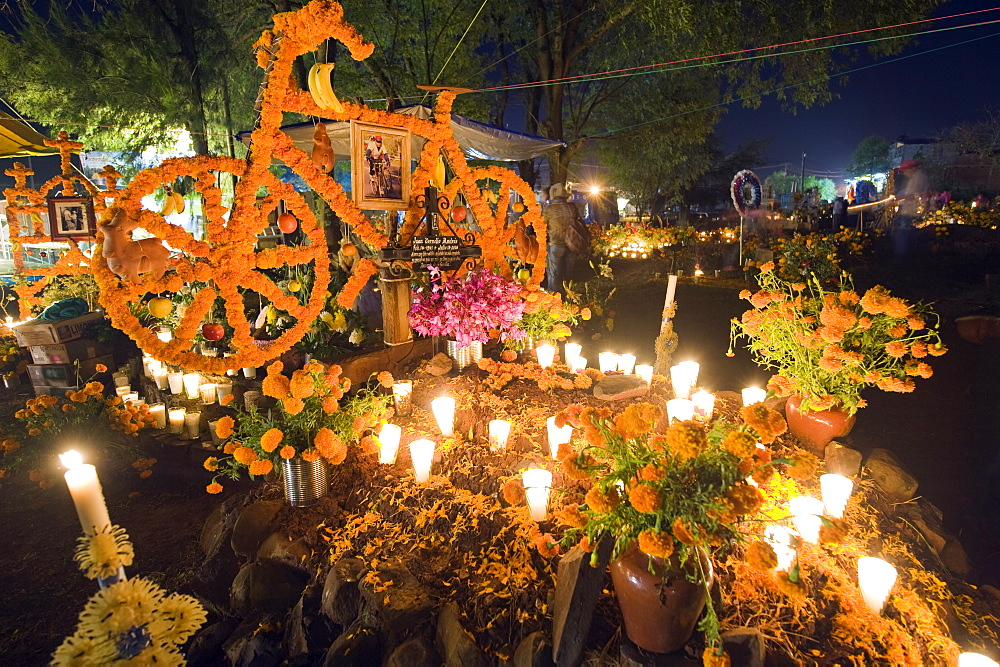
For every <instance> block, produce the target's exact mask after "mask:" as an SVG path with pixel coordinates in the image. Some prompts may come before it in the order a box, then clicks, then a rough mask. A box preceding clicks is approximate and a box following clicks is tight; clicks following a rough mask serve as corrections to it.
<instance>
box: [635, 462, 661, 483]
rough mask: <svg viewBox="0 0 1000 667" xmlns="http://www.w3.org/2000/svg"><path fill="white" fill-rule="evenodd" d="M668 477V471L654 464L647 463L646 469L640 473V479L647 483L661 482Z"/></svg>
mask: <svg viewBox="0 0 1000 667" xmlns="http://www.w3.org/2000/svg"><path fill="white" fill-rule="evenodd" d="M666 476H667V471H666V470H664V469H663V468H661V467H660V466H658V465H655V464H653V463H647V464H646V465H645V467H644V468H643V469H642V470H640V471H639V477H640V478H641V479H643V480H645V481H647V482H659V481H660V480H661V479H663V478H664V477H666Z"/></svg>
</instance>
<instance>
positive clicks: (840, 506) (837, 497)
mask: <svg viewBox="0 0 1000 667" xmlns="http://www.w3.org/2000/svg"><path fill="white" fill-rule="evenodd" d="M819 488H820V491H821V492H822V493H823V505H825V506H826V513H827V514H829V515H830V516H832V517H835V518H837V519H842V518H844V509H845V508H846V507H847V499H848V498H850V497H851V491H853V490H854V482H853V481H851V479H850V478H848V477H844V476H843V475H834V474H829V473H828V474H826V475H820V476H819Z"/></svg>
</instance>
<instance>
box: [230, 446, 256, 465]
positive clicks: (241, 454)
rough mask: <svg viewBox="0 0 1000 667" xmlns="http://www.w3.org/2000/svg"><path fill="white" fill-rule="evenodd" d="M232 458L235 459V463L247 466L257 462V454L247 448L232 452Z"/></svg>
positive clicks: (238, 448)
mask: <svg viewBox="0 0 1000 667" xmlns="http://www.w3.org/2000/svg"><path fill="white" fill-rule="evenodd" d="M233 458H234V459H236V461H237V463H242V464H243V465H245V466H248V465H250V464H251V463H253V462H254V461H256V460H257V452H255V451H254V450H252V449H250V448H249V447H237V448H236V449H234V450H233Z"/></svg>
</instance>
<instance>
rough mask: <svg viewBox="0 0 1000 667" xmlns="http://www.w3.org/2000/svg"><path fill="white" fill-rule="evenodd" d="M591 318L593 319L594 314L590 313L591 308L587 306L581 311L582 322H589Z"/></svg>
mask: <svg viewBox="0 0 1000 667" xmlns="http://www.w3.org/2000/svg"><path fill="white" fill-rule="evenodd" d="M591 317H592V313H591V312H590V308H587V307H586V306H584V307H583V308H581V309H580V319H581V320H584V321H587V320H589V319H590V318H591Z"/></svg>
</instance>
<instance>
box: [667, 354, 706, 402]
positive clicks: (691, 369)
mask: <svg viewBox="0 0 1000 667" xmlns="http://www.w3.org/2000/svg"><path fill="white" fill-rule="evenodd" d="M700 370H701V366H700V365H699V364H698V362H697V361H682V362H681V363H679V364H677V365H676V366H671V367H670V383H671V384H672V385H673V387H674V398H690V397H691V390H692V389H694V387H695V385H696V384H698V371H700Z"/></svg>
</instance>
